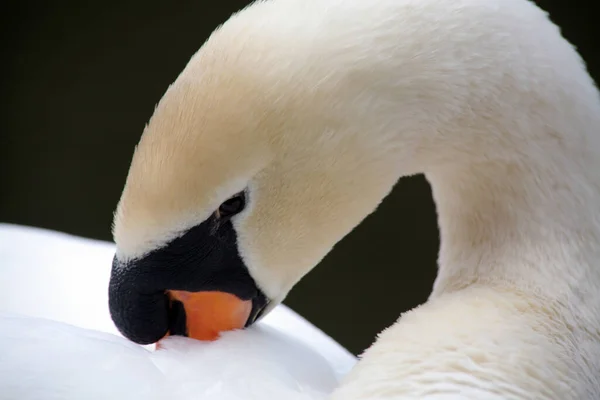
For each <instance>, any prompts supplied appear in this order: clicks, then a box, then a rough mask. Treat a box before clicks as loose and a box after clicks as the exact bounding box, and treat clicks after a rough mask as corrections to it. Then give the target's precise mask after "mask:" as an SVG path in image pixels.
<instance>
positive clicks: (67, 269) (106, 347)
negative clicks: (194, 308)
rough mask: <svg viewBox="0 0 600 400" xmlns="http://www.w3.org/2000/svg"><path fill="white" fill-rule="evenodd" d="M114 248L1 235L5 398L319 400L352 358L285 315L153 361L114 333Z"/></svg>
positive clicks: (171, 343) (13, 231)
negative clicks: (110, 292) (110, 299)
mask: <svg viewBox="0 0 600 400" xmlns="http://www.w3.org/2000/svg"><path fill="white" fill-rule="evenodd" d="M114 251H115V250H114V245H112V244H110V243H105V242H101V241H95V240H89V239H83V238H79V237H75V236H71V235H66V234H62V233H58V232H53V231H48V230H44V229H36V228H29V227H22V226H16V225H10V224H0V260H2V264H1V265H2V266H1V268H0V289H1V290H0V296H1V298H0V326H1V327H2V330H1V331H0V399H7V400H8V399H10V400H13V399H19V400H38V399H44V400H54V399H56V400H59V399H60V400H82V399H85V400H94V399H98V400H106V399H111V400H137V399H140V400H149V399H157V400H158V399H165V398H172V399H177V400H186V399H190V400H191V399H193V400H212V399H214V400H217V399H218V400H251V399H257V400H258V399H261V400H262V399H268V398H281V399H289V400H296V399H297V400H317V399H322V398H324V396H325V395H327V394H328V393H330V392H331V391H332V390H333V388H334V387H335V386H337V384H338V381H339V379H340V378H341V376H343V375H344V374H346V373H347V372H348V370H349V369H350V368H351V367H352V366H353V365H354V363H355V360H356V359H355V357H354V356H352V355H351V354H350V353H348V352H347V351H346V350H345V349H344V348H342V347H341V346H340V345H339V344H337V343H336V342H335V341H334V340H332V339H331V338H329V337H328V336H327V335H325V334H323V333H322V332H321V331H319V330H318V329H317V328H315V327H314V326H312V325H311V324H310V323H308V322H306V321H305V320H304V319H303V318H302V317H300V316H299V315H297V314H296V313H294V312H293V311H291V310H290V309H288V308H287V307H285V306H280V307H277V308H276V309H275V310H274V311H273V312H272V313H271V314H269V316H268V317H267V318H265V319H264V321H263V323H261V324H259V325H258V326H257V327H256V329H252V330H251V331H250V332H247V331H238V332H225V333H224V334H223V335H222V338H221V339H220V340H219V341H217V342H215V343H210V345H207V344H206V343H200V342H197V341H194V340H191V339H187V338H177V337H173V338H168V339H166V340H165V341H163V342H161V348H160V350H158V351H150V350H151V349H144V348H142V347H141V346H138V345H136V344H134V343H131V342H130V341H129V340H127V339H125V338H123V337H122V336H121V335H119V334H118V331H117V330H116V328H115V327H114V325H113V324H112V321H111V320H110V315H109V312H108V302H107V295H106V287H107V285H108V280H109V276H110V263H109V262H110V260H111V259H112V257H113V255H114Z"/></svg>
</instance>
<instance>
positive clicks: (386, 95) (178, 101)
mask: <svg viewBox="0 0 600 400" xmlns="http://www.w3.org/2000/svg"><path fill="white" fill-rule="evenodd" d="M513 3H514V4H513ZM415 4H418V6H415ZM515 4H517V1H516V0H515V1H513V2H510V4H508V5H507V3H506V2H502V1H493V2H481V1H475V0H464V1H461V2H443V1H439V0H422V1H419V2H414V3H413V2H410V1H409V2H400V3H398V2H395V1H386V2H379V3H377V6H376V7H374V6H373V5H372V4H371V3H369V2H361V1H349V2H342V3H339V2H337V3H336V2H333V3H332V2H327V1H310V2H306V1H300V0H298V1H296V0H285V1H283V0H282V1H278V0H271V1H260V2H256V3H254V4H253V5H251V6H249V7H248V8H246V9H245V10H243V11H242V12H240V13H238V14H236V15H234V16H233V17H232V18H230V19H229V20H228V21H227V22H226V23H225V24H224V25H223V26H221V27H220V28H219V29H217V30H216V31H215V32H214V33H213V34H212V35H211V37H210V38H209V39H208V41H207V42H206V43H205V44H204V45H203V46H202V48H201V49H200V50H199V51H198V52H197V53H196V54H195V55H194V56H193V57H192V58H191V60H190V61H189V63H188V64H187V66H186V67H185V68H184V70H183V72H182V73H181V74H180V75H179V77H178V78H177V79H176V80H175V82H174V83H173V84H172V85H171V86H170V87H169V89H168V90H167V91H166V93H165V94H164V96H163V98H162V99H161V100H160V102H159V104H158V105H157V107H156V109H155V112H154V114H153V116H152V118H151V119H150V121H149V123H148V125H147V126H146V128H145V130H144V132H143V134H142V137H141V139H140V142H139V144H138V146H137V148H136V150H135V153H134V155H133V159H132V162H131V166H130V170H129V174H128V177H127V180H126V183H125V187H124V190H123V193H122V197H121V199H120V201H119V204H118V207H117V210H116V213H115V218H114V224H113V225H114V226H113V235H114V240H115V242H116V245H117V252H116V255H115V259H114V264H113V271H112V277H111V282H110V289H109V303H110V309H111V315H112V317H113V320H114V321H115V324H116V325H117V327H118V328H119V329H120V330H121V332H122V333H123V334H124V335H125V336H126V337H128V338H130V339H132V340H134V341H136V342H139V343H152V342H156V341H157V340H159V339H161V338H162V337H163V336H164V335H166V334H167V333H168V332H170V333H171V334H173V333H183V334H187V335H188V336H192V337H196V338H203V337H214V336H215V335H216V334H218V332H219V331H221V330H225V329H232V328H237V327H242V326H244V325H248V324H250V323H252V322H253V321H255V320H256V319H257V318H259V317H260V315H264V314H265V313H266V312H268V311H269V309H270V308H272V307H274V306H275V305H276V304H278V303H279V302H281V301H282V300H283V299H284V298H285V296H286V295H287V293H288V292H289V291H290V289H291V288H292V287H293V286H294V285H295V284H296V283H297V282H298V281H299V280H300V279H301V278H302V277H303V276H304V275H305V274H307V273H308V272H309V271H310V270H311V269H312V268H313V267H314V266H315V265H316V264H318V263H319V261H320V260H321V259H322V258H323V257H324V256H325V255H326V254H327V253H328V252H329V251H330V250H331V249H332V247H333V246H334V245H335V244H336V243H337V242H338V241H339V240H340V239H342V238H343V237H344V236H345V235H346V234H347V233H349V232H350V231H351V230H352V229H353V228H354V227H355V226H356V225H358V224H359V223H360V222H361V221H362V219H364V218H365V217H366V216H367V215H369V214H370V213H371V212H372V211H373V210H374V209H375V208H376V207H377V205H378V204H379V203H380V202H381V200H382V199H383V198H384V197H385V196H386V195H387V194H388V193H389V192H390V191H391V189H392V187H393V186H394V184H395V183H396V181H397V180H398V178H399V177H401V176H405V175H411V174H415V173H420V172H425V173H426V174H428V177H429V178H431V177H432V176H433V174H435V175H436V177H437V178H439V179H440V180H444V177H446V176H447V175H448V174H451V173H452V174H454V175H457V174H458V173H457V172H456V171H459V172H461V171H463V172H464V171H475V170H478V168H479V167H477V166H481V165H491V164H499V165H500V164H502V165H508V166H510V165H512V166H515V165H516V166H519V165H521V164H522V163H523V160H525V159H529V158H532V157H534V156H535V157H537V158H538V161H540V162H541V164H543V163H542V161H544V160H542V159H541V158H540V154H545V153H543V152H540V150H539V149H540V148H542V147H557V146H563V142H564V141H562V140H556V137H555V135H553V134H552V133H553V132H554V130H557V131H563V130H565V131H568V130H569V129H567V126H566V124H565V123H566V122H569V124H570V125H572V123H573V119H572V118H569V112H570V111H569V110H574V109H582V110H583V109H586V107H589V106H587V104H597V92H596V91H595V89H594V88H593V85H592V84H591V80H590V78H589V76H588V75H586V74H584V73H583V72H584V65H583V63H582V62H581V59H580V58H579V57H577V56H576V55H575V53H574V51H573V48H572V46H571V45H570V44H568V43H567V42H566V41H564V40H562V39H561V38H560V32H559V31H558V29H557V28H556V27H555V26H554V25H552V24H549V23H548V19H547V15H546V14H545V13H543V12H541V11H540V10H539V9H538V8H537V7H535V6H534V5H533V4H530V3H528V2H519V3H518V4H520V6H519V9H518V10H519V11H518V12H517V11H515V10H514V9H513V8H514V7H515ZM498 10H503V11H502V13H499V11H498ZM533 22H536V23H537V25H536V29H535V34H533V32H534V31H533V30H532V29H531V28H530V26H532V25H531V23H533ZM488 39H489V40H488ZM539 65H542V66H548V65H549V66H551V65H561V66H562V67H564V68H560V69H559V68H538V66H539ZM541 71H543V72H544V74H541ZM571 71H578V72H580V73H579V74H578V75H577V77H576V79H575V77H574V75H573V74H572V73H571ZM549 83H552V84H549ZM562 87H578V88H581V90H579V91H578V92H577V93H578V94H577V95H576V96H573V95H570V94H568V93H565V92H564V91H563V90H562V89H561V88H562ZM558 103H560V104H568V105H569V107H562V106H560V107H559V106H557V104H558ZM540 121H544V123H540ZM584 124H590V121H589V120H583V119H582V122H581V126H579V127H573V126H569V127H570V128H573V129H574V130H575V131H580V130H581V129H579V128H583V127H584ZM592 125H593V124H590V126H592ZM548 126H552V127H554V128H555V129H553V130H550V131H548V129H547V127H548ZM544 162H545V161H544ZM541 164H540V165H541ZM480 172H481V174H482V175H485V173H486V171H485V170H484V171H480ZM469 173H471V172H469ZM467 175H468V174H463V175H462V176H467ZM464 185H465V183H464V182H461V181H455V182H453V183H452V184H451V185H450V186H451V187H452V188H454V187H462V186H464ZM434 195H435V193H434ZM453 204H457V203H456V202H454V203H453V202H452V201H450V202H447V204H445V206H446V207H450V206H452V205H453Z"/></svg>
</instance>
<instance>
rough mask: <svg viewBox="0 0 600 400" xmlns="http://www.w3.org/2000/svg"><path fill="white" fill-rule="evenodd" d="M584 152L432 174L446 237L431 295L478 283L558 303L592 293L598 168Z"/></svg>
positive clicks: (597, 251)
mask: <svg viewBox="0 0 600 400" xmlns="http://www.w3.org/2000/svg"><path fill="white" fill-rule="evenodd" d="M579 150H580V151H579V152H578V154H577V156H578V158H577V159H575V158H574V156H575V154H562V153H558V152H557V153H556V154H552V153H548V154H542V155H540V156H539V157H537V158H536V157H535V156H530V157H529V158H523V159H521V160H515V161H514V162H487V163H486V162H481V163H478V164H471V165H468V166H461V167H457V168H443V169H442V168H441V169H439V170H432V171H430V172H428V173H427V174H426V176H427V178H428V180H429V182H430V184H431V186H432V190H433V195H434V199H435V202H436V204H437V211H438V219H439V227H440V233H441V248H440V254H439V273H438V278H437V280H436V282H435V286H434V291H433V293H432V296H434V297H435V296H437V295H439V294H441V293H444V292H448V291H454V290H458V289H461V288H463V287H466V286H468V285H470V284H473V283H478V284H485V285H498V286H508V285H509V286H510V287H512V288H515V289H516V290H522V291H526V292H532V291H534V292H536V293H539V294H541V295H542V296H544V297H551V298H555V299H556V298H562V297H563V296H569V297H573V296H575V297H577V296H590V295H591V294H592V293H595V290H593V288H594V287H595V288H597V287H598V286H599V285H600V268H597V265H596V264H597V260H600V179H598V178H600V176H599V175H598V171H600V168H599V165H598V164H599V163H598V161H596V160H598V157H597V154H596V153H594V152H587V151H586V149H584V148H579ZM569 156H571V157H573V158H571V157H569ZM586 287H589V290H586ZM599 299H600V297H599ZM583 300H585V302H587V303H589V302H590V300H592V299H590V298H589V297H587V298H586V299H582V301H583ZM596 304H597V303H596Z"/></svg>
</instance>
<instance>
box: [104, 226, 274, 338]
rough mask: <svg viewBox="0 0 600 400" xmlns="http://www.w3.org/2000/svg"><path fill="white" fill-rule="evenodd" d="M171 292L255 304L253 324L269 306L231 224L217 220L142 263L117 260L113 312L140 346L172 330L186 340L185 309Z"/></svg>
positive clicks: (111, 302) (118, 323)
mask: <svg viewBox="0 0 600 400" xmlns="http://www.w3.org/2000/svg"><path fill="white" fill-rule="evenodd" d="M167 290H185V291H189V292H201V291H220V292H227V293H230V294H233V295H235V296H237V297H239V298H240V299H242V300H250V299H251V300H252V304H253V307H252V308H253V310H252V313H251V317H250V319H251V320H252V321H250V319H249V323H251V322H253V321H254V320H255V319H256V316H257V314H258V313H259V312H260V310H262V309H263V308H264V304H266V303H267V302H268V301H267V298H266V297H265V295H264V294H263V293H262V292H261V291H260V289H258V287H257V286H256V283H255V282H254V280H253V279H252V277H251V276H250V274H249V273H248V269H247V268H246V266H245V265H244V262H243V260H242V258H241V257H240V255H239V253H238V248H237V237H236V233H235V229H234V228H233V225H232V223H231V221H229V220H223V219H219V218H218V217H217V216H216V215H213V216H211V217H210V218H209V219H207V220H206V221H204V222H203V223H201V224H199V225H197V226H195V227H193V228H191V229H190V230H188V231H187V232H186V233H185V234H183V235H182V236H180V237H178V238H176V239H174V240H173V241H171V242H170V243H168V244H167V245H166V246H164V247H162V248H160V249H157V250H155V251H152V252H151V253H149V254H147V255H146V256H144V257H142V258H139V259H136V260H132V261H130V262H128V263H126V264H122V263H120V262H119V261H118V260H117V258H116V257H115V259H114V261H113V268H112V274H111V279H110V285H109V307H110V312H111V317H112V319H113V321H114V323H115V325H116V326H117V328H118V329H119V331H121V333H122V334H123V335H124V336H125V337H127V338H129V339H130V340H132V341H134V342H136V343H139V344H150V343H155V342H156V341H158V340H159V339H161V338H162V337H164V336H165V335H166V333H167V331H168V330H171V334H180V335H185V333H186V332H185V312H184V310H183V306H182V305H181V303H179V302H176V301H173V302H171V301H170V299H169V298H168V296H167V295H166V291H167ZM177 303H179V304H177ZM182 321H183V322H182ZM173 330H175V332H173Z"/></svg>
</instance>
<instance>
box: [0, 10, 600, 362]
mask: <svg viewBox="0 0 600 400" xmlns="http://www.w3.org/2000/svg"><path fill="white" fill-rule="evenodd" d="M537 3H538V5H539V6H540V7H542V8H543V9H545V10H547V11H548V12H550V16H551V18H552V19H553V20H554V21H555V22H556V23H557V24H558V25H560V26H561V27H562V29H563V34H564V36H566V37H567V39H569V40H570V41H571V42H572V43H573V44H575V45H576V46H577V47H578V49H579V51H580V53H581V54H582V56H583V57H584V59H585V60H586V62H587V63H588V68H589V70H590V72H591V74H592V76H594V78H595V79H596V80H597V81H598V80H599V79H600V40H599V39H600V24H598V21H599V20H600V16H599V15H598V14H597V13H595V12H594V10H593V4H594V2H593V0H570V1H565V0H544V1H542V0H540V1H538V2H537ZM247 4H248V2H246V1H232V0H220V1H218V2H216V1H213V2H206V1H185V2H167V1H158V0H146V1H143V2H141V1H137V2H134V1H127V0H103V1H99V2H86V1H67V0H62V1H43V2H42V1H38V2H33V1H27V0H22V1H19V2H15V4H13V5H12V8H10V11H8V10H9V8H5V9H4V12H3V13H2V16H1V17H0V19H1V21H0V22H1V23H0V26H1V28H0V29H3V30H4V32H3V35H2V44H3V48H4V50H3V57H2V74H1V75H0V77H1V87H2V90H1V92H0V102H1V103H0V104H1V109H0V113H1V115H0V222H11V223H17V224H24V225H31V226H38V227H44V228H50V229H55V230H59V231H63V232H67V233H72V234H76V235H80V236H85V237H90V238H97V239H104V240H111V233H110V226H111V221H112V212H113V210H114V208H115V205H116V203H117V201H118V199H119V196H120V192H121V190H122V187H123V184H124V182H125V176H126V174H127V170H128V167H129V162H130V159H131V156H132V153H133V148H134V146H135V144H136V143H137V141H138V139H139V137H140V134H141V132H142V129H143V128H144V125H145V123H146V122H147V121H148V119H149V118H150V116H151V114H152V112H153V109H154V106H155V104H156V103H157V102H158V101H159V99H160V98H161V96H162V95H163V93H164V91H165V90H166V89H167V86H168V85H169V84H170V83H171V82H172V81H173V80H174V79H175V78H176V77H177V75H178V74H179V72H180V71H181V70H182V69H183V67H184V66H185V65H186V63H187V61H188V60H189V58H190V57H191V56H192V54H193V53H195V52H196V51H197V49H198V48H199V47H200V46H201V45H202V43H203V42H204V41H205V40H206V38H207V37H208V35H209V34H210V33H211V31H212V30H213V29H214V28H216V27H217V26H218V25H219V24H221V23H223V22H224V21H225V20H226V19H227V18H228V17H229V16H230V15H231V13H233V12H235V11H237V10H239V9H240V8H242V7H244V6H245V5H247ZM438 245H439V239H438V231H437V226H436V215H435V207H434V204H433V201H432V198H431V192H430V189H429V186H428V184H427V182H426V181H425V180H424V179H423V177H421V176H418V177H413V178H407V179H404V180H402V181H401V182H400V183H399V184H398V185H397V187H396V188H395V190H394V191H393V193H392V195H391V196H389V197H388V198H387V199H386V200H385V201H384V203H383V204H382V205H381V207H380V208H379V209H378V210H377V211H376V212H375V213H374V214H373V215H371V216H370V217H369V218H367V220H366V221H364V223H363V224H362V225H360V226H359V227H358V228H357V229H356V230H354V231H353V232H352V233H351V234H350V235H349V236H348V237H346V238H345V239H344V240H343V241H342V242H341V243H340V244H338V245H337V246H336V247H335V248H334V250H333V251H332V252H331V253H330V254H329V256H327V257H326V259H325V260H324V261H323V262H322V263H321V265H320V266H319V267H318V268H316V269H314V270H313V271H312V272H311V273H310V274H309V275H308V276H306V278H304V279H303V280H302V281H301V282H300V283H299V284H298V285H297V287H296V288H295V289H294V290H293V291H292V293H291V294H290V295H289V297H288V298H287V300H286V302H285V303H286V304H288V305H289V306H291V307H292V308H293V309H295V310H296V311H298V312H299V313H300V314H302V315H303V316H305V317H306V318H307V319H308V320H310V321H311V322H313V323H314V324H316V325H317V326H319V327H320V328H321V329H323V330H324V331H325V332H327V333H328V334H330V335H331V336H333V337H334V338H335V339H336V340H338V341H339V342H340V343H342V344H343V345H344V346H346V347H347V348H348V349H349V350H350V351H352V352H354V353H355V354H357V353H360V352H361V351H362V350H364V349H365V348H366V347H367V346H369V345H370V344H371V343H372V341H373V339H374V338H375V336H376V334H377V333H378V332H379V331H381V330H382V329H383V328H385V327H386V326H388V325H390V324H392V323H393V322H394V321H395V320H396V319H397V318H398V316H399V315H400V313H401V312H403V311H405V310H408V309H410V308H413V307H415V306H417V305H418V304H421V303H422V302H424V301H425V300H426V299H427V296H428V294H429V292H430V290H431V287H432V284H433V280H434V278H435V274H436V257H437V250H438ZM32 250H33V249H32ZM0 263H1V260H0ZM84 267H85V266H82V268H84Z"/></svg>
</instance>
